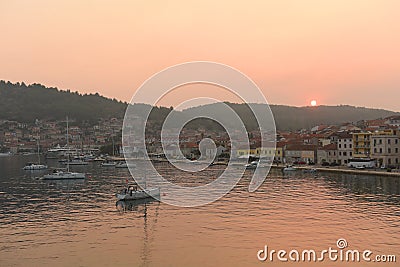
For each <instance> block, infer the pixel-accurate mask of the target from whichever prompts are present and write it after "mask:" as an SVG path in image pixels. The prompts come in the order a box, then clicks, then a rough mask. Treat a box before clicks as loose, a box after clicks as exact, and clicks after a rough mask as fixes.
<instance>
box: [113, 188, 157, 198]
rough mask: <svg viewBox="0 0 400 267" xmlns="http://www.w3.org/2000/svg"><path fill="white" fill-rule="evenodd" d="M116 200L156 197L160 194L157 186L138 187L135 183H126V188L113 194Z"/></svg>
mask: <svg viewBox="0 0 400 267" xmlns="http://www.w3.org/2000/svg"><path fill="white" fill-rule="evenodd" d="M115 196H116V197H117V198H118V200H136V199H144V198H156V197H159V196H160V189H159V188H145V189H139V188H138V186H137V185H128V186H127V188H125V189H123V190H122V191H121V192H119V193H117V194H115Z"/></svg>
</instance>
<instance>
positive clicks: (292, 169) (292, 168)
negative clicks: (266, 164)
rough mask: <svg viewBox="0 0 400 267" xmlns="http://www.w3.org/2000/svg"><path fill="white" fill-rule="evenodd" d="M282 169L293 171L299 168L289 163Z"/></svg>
mask: <svg viewBox="0 0 400 267" xmlns="http://www.w3.org/2000/svg"><path fill="white" fill-rule="evenodd" d="M282 171H284V172H291V171H297V169H296V168H295V167H293V166H292V165H287V166H286V167H285V168H283V169H282Z"/></svg>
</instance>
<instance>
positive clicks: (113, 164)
mask: <svg viewBox="0 0 400 267" xmlns="http://www.w3.org/2000/svg"><path fill="white" fill-rule="evenodd" d="M100 165H101V167H115V166H116V165H117V163H116V162H114V161H106V162H102V163H101V164H100Z"/></svg>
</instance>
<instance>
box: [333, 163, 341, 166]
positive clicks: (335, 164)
mask: <svg viewBox="0 0 400 267" xmlns="http://www.w3.org/2000/svg"><path fill="white" fill-rule="evenodd" d="M331 166H340V164H339V163H337V162H332V163H331Z"/></svg>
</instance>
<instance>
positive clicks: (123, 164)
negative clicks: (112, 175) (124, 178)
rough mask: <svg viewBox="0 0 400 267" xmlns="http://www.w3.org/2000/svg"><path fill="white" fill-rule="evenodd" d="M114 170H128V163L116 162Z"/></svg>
mask: <svg viewBox="0 0 400 267" xmlns="http://www.w3.org/2000/svg"><path fill="white" fill-rule="evenodd" d="M115 168H128V163H126V162H118V163H117V164H116V165H115Z"/></svg>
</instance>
